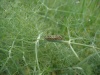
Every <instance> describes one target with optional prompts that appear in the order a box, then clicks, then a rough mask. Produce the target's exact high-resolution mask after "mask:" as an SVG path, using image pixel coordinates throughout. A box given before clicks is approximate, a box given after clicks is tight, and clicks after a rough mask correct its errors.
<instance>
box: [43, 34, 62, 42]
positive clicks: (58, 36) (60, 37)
mask: <svg viewBox="0 0 100 75" xmlns="http://www.w3.org/2000/svg"><path fill="white" fill-rule="evenodd" d="M45 39H46V40H48V41H57V40H62V36H60V35H48V36H46V37H45Z"/></svg>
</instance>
